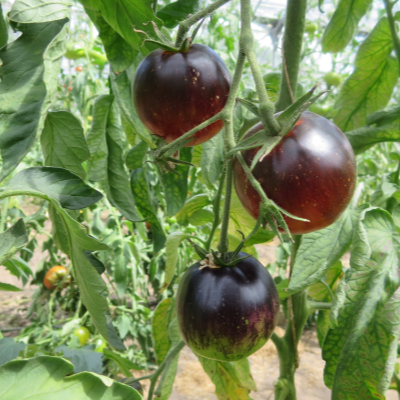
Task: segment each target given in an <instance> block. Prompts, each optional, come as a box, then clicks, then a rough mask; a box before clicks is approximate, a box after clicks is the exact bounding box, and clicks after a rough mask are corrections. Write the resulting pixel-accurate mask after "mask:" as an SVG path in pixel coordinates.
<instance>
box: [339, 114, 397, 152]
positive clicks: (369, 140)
mask: <svg viewBox="0 0 400 400" xmlns="http://www.w3.org/2000/svg"><path fill="white" fill-rule="evenodd" d="M346 136H347V139H349V141H350V143H351V146H352V147H353V150H354V154H355V155H357V154H361V153H363V152H364V151H366V150H368V149H369V148H371V147H372V146H373V145H374V144H377V143H382V142H398V141H400V121H397V122H396V123H394V124H392V125H387V126H382V127H376V128H375V127H374V128H373V127H369V126H365V127H362V128H358V129H354V130H352V131H349V132H346Z"/></svg>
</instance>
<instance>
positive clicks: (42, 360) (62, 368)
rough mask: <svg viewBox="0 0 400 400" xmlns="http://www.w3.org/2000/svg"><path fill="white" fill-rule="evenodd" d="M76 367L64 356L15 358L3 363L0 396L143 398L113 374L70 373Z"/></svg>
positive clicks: (23, 399)
mask: <svg viewBox="0 0 400 400" xmlns="http://www.w3.org/2000/svg"><path fill="white" fill-rule="evenodd" d="M72 371H73V365H72V364H71V363H70V362H69V361H66V360H65V359H63V358H60V357H49V356H42V357H35V358H32V359H29V360H16V361H11V362H9V363H7V364H5V365H3V366H2V367H0V398H1V399H2V400H16V399H18V400H28V399H34V398H35V399H40V400H54V399H55V398H58V399H87V398H88V396H90V397H91V398H93V399H96V400H143V397H142V396H141V395H140V394H139V393H138V392H137V391H136V390H135V389H133V388H131V387H129V386H127V385H124V384H122V383H118V382H115V381H113V380H112V379H111V378H108V377H105V376H101V375H97V374H94V373H91V372H81V373H79V374H74V375H72V376H67V375H70V374H72ZM89 393H90V394H89Z"/></svg>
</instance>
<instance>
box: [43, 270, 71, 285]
mask: <svg viewBox="0 0 400 400" xmlns="http://www.w3.org/2000/svg"><path fill="white" fill-rule="evenodd" d="M67 275H68V270H67V268H65V267H63V266H61V265H56V266H54V267H51V268H50V269H49V270H48V271H47V272H46V275H45V276H44V280H43V284H44V286H46V287H47V289H49V290H54V289H55V288H56V287H57V286H58V284H59V282H60V281H62V280H63V279H64V277H66V276H67ZM70 283H71V277H70V276H67V277H66V278H65V280H64V284H63V287H67V286H68V285H69V284H70Z"/></svg>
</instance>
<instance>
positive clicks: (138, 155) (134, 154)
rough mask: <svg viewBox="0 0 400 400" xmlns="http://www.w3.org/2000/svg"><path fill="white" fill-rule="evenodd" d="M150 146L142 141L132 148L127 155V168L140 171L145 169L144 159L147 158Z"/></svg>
mask: <svg viewBox="0 0 400 400" xmlns="http://www.w3.org/2000/svg"><path fill="white" fill-rule="evenodd" d="M148 149H149V145H148V144H147V143H146V142H145V141H143V140H142V141H140V142H139V143H138V144H137V145H135V146H134V147H132V148H131V149H130V150H129V151H128V154H127V155H126V160H125V163H126V166H127V167H128V168H129V169H138V168H142V167H143V162H144V158H145V157H146V154H147V150H148Z"/></svg>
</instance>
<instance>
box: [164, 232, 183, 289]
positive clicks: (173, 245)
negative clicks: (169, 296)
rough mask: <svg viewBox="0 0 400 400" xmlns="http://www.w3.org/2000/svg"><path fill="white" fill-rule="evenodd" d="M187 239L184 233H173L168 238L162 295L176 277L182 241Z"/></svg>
mask: <svg viewBox="0 0 400 400" xmlns="http://www.w3.org/2000/svg"><path fill="white" fill-rule="evenodd" d="M186 237H187V234H186V233H183V232H172V233H171V234H170V235H169V236H168V237H167V241H166V244H165V251H166V254H167V261H166V266H165V277H164V283H163V285H162V286H161V289H160V293H161V292H163V291H164V290H165V289H166V288H167V287H168V286H169V284H170V283H171V282H172V279H173V278H174V275H175V269H176V263H177V261H178V249H179V246H180V244H181V243H182V241H183V240H184V239H185V238H186Z"/></svg>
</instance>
